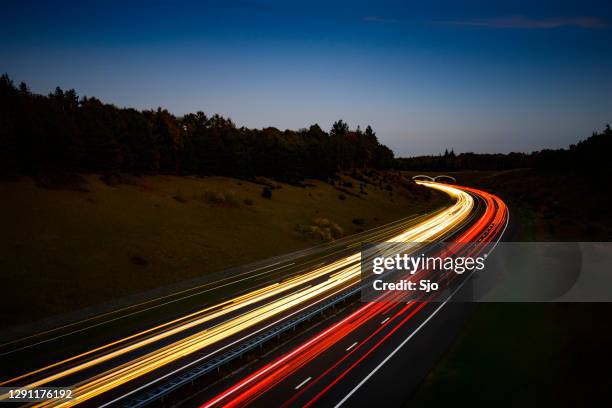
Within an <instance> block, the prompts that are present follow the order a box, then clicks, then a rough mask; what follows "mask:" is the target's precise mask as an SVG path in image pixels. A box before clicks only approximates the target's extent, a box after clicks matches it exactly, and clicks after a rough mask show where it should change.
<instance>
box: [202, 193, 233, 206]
mask: <svg viewBox="0 0 612 408" xmlns="http://www.w3.org/2000/svg"><path fill="white" fill-rule="evenodd" d="M200 201H203V202H205V203H209V204H214V205H222V206H228V207H236V206H237V205H238V203H239V200H238V197H237V196H236V193H235V192H233V191H214V190H207V191H205V192H204V194H202V196H201V197H200Z"/></svg>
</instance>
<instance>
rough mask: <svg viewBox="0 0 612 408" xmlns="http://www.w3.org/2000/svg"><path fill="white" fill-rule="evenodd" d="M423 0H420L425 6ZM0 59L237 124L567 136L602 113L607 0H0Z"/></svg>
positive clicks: (48, 76)
mask: <svg viewBox="0 0 612 408" xmlns="http://www.w3.org/2000/svg"><path fill="white" fill-rule="evenodd" d="M423 3H426V4H423ZM2 14H3V17H2V25H0V36H1V37H0V38H2V41H1V42H0V72H6V73H8V74H9V76H10V77H11V78H12V79H13V80H14V81H15V82H16V83H18V82H20V81H25V82H26V83H27V84H28V85H29V87H30V88H31V89H32V91H34V92H37V93H43V94H47V93H49V92H50V91H52V90H53V89H54V88H55V87H56V86H60V87H62V88H66V89H69V88H74V89H76V91H77V92H78V93H79V95H87V96H95V97H98V98H100V99H101V100H103V101H104V102H108V103H113V104H115V105H117V106H120V107H124V106H125V107H135V108H138V109H149V108H156V107H158V106H162V107H164V108H167V109H168V110H169V111H171V112H173V113H174V114H176V115H182V114H185V113H188V112H195V111H198V110H202V111H204V112H206V113H207V114H212V113H219V114H222V115H224V116H229V117H231V118H232V119H233V120H234V122H236V123H237V124H238V125H239V126H247V127H255V128H262V127H267V126H274V127H277V128H280V129H285V128H289V129H299V128H304V127H308V126H310V125H311V124H314V123H318V124H319V125H320V126H321V127H322V128H324V129H329V128H330V127H331V124H332V123H333V121H335V120H337V119H344V120H345V121H346V122H348V123H349V125H350V126H351V128H355V127H356V126H357V125H361V127H362V128H364V127H365V126H366V125H371V126H372V127H373V128H374V130H375V131H376V132H377V135H378V137H379V139H380V141H381V142H382V143H384V144H386V145H387V146H389V147H390V148H392V149H393V150H394V152H395V154H396V156H414V155H422V154H437V153H440V152H442V151H444V150H445V149H454V150H455V152H466V151H474V152H502V153H505V152H510V151H526V152H529V151H533V150H538V149H541V148H546V147H548V148H558V147H565V146H567V145H569V144H570V143H574V142H576V141H577V140H579V139H584V138H586V137H588V136H589V135H590V134H591V133H592V132H593V131H595V130H599V129H602V128H603V127H604V126H605V124H606V123H610V122H612V3H611V2H606V1H601V2H590V1H576V2H564V1H558V0H557V1H538V2H533V1H520V2H519V1H514V2H503V1H469V0H468V1H452V2H451V1H439V0H434V1H428V2H398V1H392V2H385V1H376V2H374V1H372V2H365V1H351V2H333V1H318V0H314V1H304V2H292V1H287V0H285V1H264V0H262V1H258V0H252V1H249V0H226V1H223V0H219V1H200V2H180V1H161V0H157V1H129V2H125V1H111V0H107V1H101V2H96V1H87V0H81V1H74V2H69V1H57V2H32V1H26V0H20V1H13V0H8V1H4V2H3V6H2Z"/></svg>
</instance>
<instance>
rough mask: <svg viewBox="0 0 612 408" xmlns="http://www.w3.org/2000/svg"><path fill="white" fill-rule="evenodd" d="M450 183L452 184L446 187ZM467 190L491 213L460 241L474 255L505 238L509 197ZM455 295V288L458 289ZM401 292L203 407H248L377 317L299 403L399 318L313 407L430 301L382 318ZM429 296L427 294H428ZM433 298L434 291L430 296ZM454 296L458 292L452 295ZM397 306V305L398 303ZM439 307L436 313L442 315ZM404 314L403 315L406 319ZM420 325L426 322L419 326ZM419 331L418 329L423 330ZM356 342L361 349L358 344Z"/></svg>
mask: <svg viewBox="0 0 612 408" xmlns="http://www.w3.org/2000/svg"><path fill="white" fill-rule="evenodd" d="M420 184H425V185H428V186H429V187H433V188H439V187H443V185H439V184H434V183H427V182H421V183H420ZM444 187H448V186H444ZM464 190H466V191H469V192H470V193H472V194H475V195H478V196H479V197H481V198H482V199H483V200H484V201H485V203H486V207H485V211H484V213H483V214H482V216H480V218H479V219H478V220H477V221H476V223H474V224H473V225H472V226H470V228H469V229H468V230H467V231H465V232H464V233H462V234H461V235H460V236H459V237H458V238H457V239H456V240H455V241H456V242H462V243H471V242H475V243H476V244H475V245H474V247H473V248H472V249H471V250H470V251H471V252H470V254H474V253H480V252H482V251H483V250H484V249H485V248H486V245H487V244H488V243H490V242H491V241H492V240H494V239H495V238H497V239H499V238H500V237H501V234H502V233H503V229H504V228H505V226H506V225H507V208H506V206H505V204H504V203H503V201H502V200H501V199H499V198H498V197H496V196H493V195H491V194H488V193H486V192H482V191H479V190H475V189H469V188H465V189H464ZM448 279H458V278H457V277H456V276H453V275H450V277H449V278H448ZM453 294H454V292H453ZM401 296H402V294H401V293H397V292H387V293H385V294H383V295H381V296H380V298H379V299H378V300H377V301H376V302H370V303H366V304H365V305H363V306H362V307H361V308H359V309H358V310H357V311H355V312H354V313H352V314H351V315H350V316H349V317H347V318H345V319H343V320H342V321H340V322H338V323H337V324H335V325H333V326H332V327H330V328H329V329H327V330H326V331H324V332H323V333H321V334H320V335H317V336H315V337H314V338H312V339H311V340H309V341H307V342H306V343H305V344H303V345H302V346H299V347H298V348H297V349H295V350H293V351H292V352H289V353H287V354H286V355H284V356H281V357H279V358H278V359H277V360H275V361H273V362H272V363H270V364H268V365H266V366H264V367H263V368H261V369H259V370H258V371H256V372H255V373H253V374H251V375H250V376H248V377H247V378H245V379H244V380H242V381H240V382H238V383H237V384H235V385H234V386H232V387H231V388H229V389H228V390H226V391H224V392H223V393H221V394H219V395H218V396H216V397H215V398H213V399H211V400H210V401H208V402H206V403H205V404H203V405H202V407H201V408H210V407H214V406H220V405H222V406H224V407H235V406H236V407H237V406H245V405H248V404H249V403H250V402H252V401H253V400H255V399H256V398H258V397H259V396H261V395H263V394H264V393H265V392H267V391H269V390H270V389H271V388H273V387H274V386H276V385H277V384H279V383H280V382H282V381H283V380H284V379H286V378H288V376H289V375H291V374H293V373H295V372H297V371H298V370H299V369H301V368H302V367H303V366H305V365H306V364H308V363H310V362H311V361H312V360H314V359H315V358H316V357H317V356H319V355H321V354H322V353H324V352H325V351H327V350H328V349H330V348H331V347H333V346H335V345H336V344H337V343H338V342H340V341H341V340H342V339H344V338H346V337H347V336H348V335H349V334H350V333H352V332H353V331H355V330H357V329H358V328H360V327H364V326H363V325H366V324H368V323H369V322H370V320H374V319H375V323H377V326H378V327H377V328H375V329H373V330H372V332H371V333H370V334H369V336H368V337H367V338H366V339H365V340H363V341H361V342H360V343H359V345H358V346H357V343H354V344H353V345H352V346H351V347H350V348H349V349H350V350H349V349H347V350H346V351H350V352H348V353H345V354H344V355H343V356H342V357H341V358H340V359H339V360H338V361H337V362H336V363H335V364H333V365H331V366H330V367H329V368H328V369H327V370H325V372H323V373H322V374H320V375H319V376H317V377H316V378H315V379H314V380H310V381H309V382H308V384H306V385H305V386H304V387H303V388H301V389H300V390H299V392H298V393H296V394H295V395H294V396H293V397H292V398H291V399H290V400H289V401H287V402H286V403H285V404H284V406H287V407H288V406H293V405H294V404H295V403H296V401H297V399H298V398H299V397H300V396H301V395H303V394H304V393H305V392H307V390H309V389H311V388H312V387H314V386H316V384H317V383H319V382H320V381H321V380H322V379H323V378H324V377H325V376H327V375H329V374H330V373H331V372H332V370H334V369H335V368H336V367H338V366H339V365H340V364H341V363H342V362H343V361H346V360H347V359H348V358H350V357H351V356H352V355H357V354H356V353H358V352H359V351H360V350H362V351H363V350H365V349H363V347H366V344H367V343H368V341H369V340H370V339H373V338H374V337H375V336H376V335H377V334H379V333H381V332H382V331H383V330H385V329H386V328H387V327H391V325H393V324H394V322H395V321H399V323H397V325H395V326H394V327H393V328H392V329H391V330H390V331H389V332H387V333H386V334H385V335H384V337H383V338H382V339H380V340H378V341H377V342H376V343H375V345H374V346H373V347H371V348H369V349H367V350H365V352H364V354H363V355H361V356H360V357H359V358H358V359H357V360H356V361H355V362H353V363H352V364H351V365H350V367H349V368H348V369H345V370H344V371H343V372H342V373H341V374H340V375H339V376H336V377H335V378H334V379H332V380H331V382H330V383H328V384H327V385H326V386H325V387H324V388H323V389H322V390H321V391H320V392H319V393H317V394H316V395H315V396H314V397H313V398H312V399H311V400H309V401H308V402H307V403H306V405H305V406H310V405H312V404H313V403H314V402H316V401H317V400H318V399H319V398H320V397H321V396H322V395H323V394H325V393H326V392H327V391H328V390H329V389H331V388H332V387H333V386H334V385H335V384H337V383H338V382H339V381H340V380H341V379H342V378H343V377H345V376H346V375H347V374H348V373H349V372H350V371H351V370H352V369H353V368H354V367H356V366H357V365H359V364H360V363H361V362H362V361H363V360H364V359H365V358H366V357H367V356H369V355H370V354H372V353H373V352H374V350H376V349H377V348H378V347H379V346H380V345H381V344H383V343H384V342H385V341H386V340H387V339H388V338H389V337H390V336H391V335H392V334H393V333H395V332H396V331H397V330H399V328H400V327H401V326H403V325H404V324H405V323H406V322H408V321H409V320H410V319H411V318H412V317H413V316H414V315H415V314H417V313H418V312H419V311H420V310H421V309H422V308H424V307H425V305H427V304H428V299H429V298H425V299H424V298H423V297H422V298H421V299H420V300H419V303H418V306H417V307H414V305H415V301H410V302H409V303H408V304H406V305H405V306H403V307H401V309H400V310H399V311H396V313H394V314H392V315H391V316H387V317H386V318H385V319H384V320H383V321H382V322H380V320H379V319H380V317H381V316H383V315H385V314H388V313H389V308H388V307H386V304H388V303H389V302H391V303H393V302H396V301H397V300H398V299H399V300H401ZM423 296H425V295H423ZM428 296H432V295H428ZM451 296H452V294H451ZM395 305H397V303H395ZM437 310H439V308H438V309H436V311H435V312H434V314H435V313H437ZM402 316H403V317H402ZM432 316H433V315H431V316H429V318H428V319H427V320H426V321H428V320H429V319H430V318H431V317H432ZM419 328H420V326H419ZM417 330H418V329H417ZM355 346H356V347H355Z"/></svg>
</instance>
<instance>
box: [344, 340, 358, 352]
mask: <svg viewBox="0 0 612 408" xmlns="http://www.w3.org/2000/svg"><path fill="white" fill-rule="evenodd" d="M357 343H358V342H357V341H356V342H354V343H353V344H351V345H350V347H349V348H347V349H346V351H351V349H352V348H353V347H355V346H356V345H357Z"/></svg>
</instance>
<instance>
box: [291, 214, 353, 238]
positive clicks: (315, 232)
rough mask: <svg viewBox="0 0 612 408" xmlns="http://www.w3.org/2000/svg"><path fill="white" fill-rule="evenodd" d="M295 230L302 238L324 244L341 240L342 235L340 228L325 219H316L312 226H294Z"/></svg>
mask: <svg viewBox="0 0 612 408" xmlns="http://www.w3.org/2000/svg"><path fill="white" fill-rule="evenodd" d="M295 230H296V231H297V232H299V233H300V234H302V236H303V237H304V238H307V239H313V240H315V241H324V242H327V241H331V240H334V239H338V238H341V237H342V236H343V235H344V231H343V230H342V228H341V227H340V226H339V225H338V224H336V223H334V222H330V221H329V220H328V219H327V218H317V219H315V220H313V222H312V225H302V224H299V225H296V226H295Z"/></svg>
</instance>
